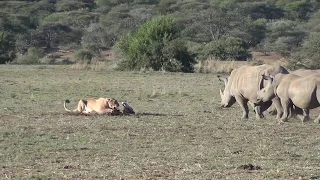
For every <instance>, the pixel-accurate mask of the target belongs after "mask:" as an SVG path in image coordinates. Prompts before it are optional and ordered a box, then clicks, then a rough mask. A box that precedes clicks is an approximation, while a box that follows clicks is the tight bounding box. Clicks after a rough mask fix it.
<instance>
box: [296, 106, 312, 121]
mask: <svg viewBox="0 0 320 180" xmlns="http://www.w3.org/2000/svg"><path fill="white" fill-rule="evenodd" d="M302 111H303V115H301V116H298V117H299V118H300V120H301V122H306V121H308V120H310V117H309V113H310V111H309V109H302Z"/></svg>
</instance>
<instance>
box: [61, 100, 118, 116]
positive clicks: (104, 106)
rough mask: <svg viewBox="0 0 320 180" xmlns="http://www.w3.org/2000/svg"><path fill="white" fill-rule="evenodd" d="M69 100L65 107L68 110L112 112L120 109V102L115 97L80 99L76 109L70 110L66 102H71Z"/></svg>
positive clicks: (82, 112)
mask: <svg viewBox="0 0 320 180" xmlns="http://www.w3.org/2000/svg"><path fill="white" fill-rule="evenodd" d="M69 102H70V101H69V100H65V102H64V109H65V110H66V111H67V112H75V113H81V114H90V113H98V114H112V113H113V112H114V111H115V110H117V109H118V107H119V103H118V101H117V100H116V99H114V98H99V99H88V100H80V101H79V102H78V106H77V108H76V109H74V110H69V109H68V108H67V107H66V104H67V103H69Z"/></svg>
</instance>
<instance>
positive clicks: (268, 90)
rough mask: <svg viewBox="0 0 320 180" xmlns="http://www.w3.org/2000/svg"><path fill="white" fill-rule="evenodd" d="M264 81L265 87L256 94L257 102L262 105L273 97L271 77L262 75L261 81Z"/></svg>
mask: <svg viewBox="0 0 320 180" xmlns="http://www.w3.org/2000/svg"><path fill="white" fill-rule="evenodd" d="M264 80H265V81H266V85H265V86H264V87H263V88H262V89H260V90H259V91H258V93H257V102H258V103H263V102H268V101H270V100H272V99H273V98H274V97H275V92H274V86H273V80H274V77H273V76H271V75H270V76H266V75H262V78H261V81H264Z"/></svg>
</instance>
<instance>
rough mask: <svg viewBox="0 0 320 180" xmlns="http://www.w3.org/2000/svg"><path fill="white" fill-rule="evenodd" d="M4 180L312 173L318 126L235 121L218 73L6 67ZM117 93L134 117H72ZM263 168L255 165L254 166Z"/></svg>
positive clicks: (0, 140) (0, 114) (1, 107)
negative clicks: (89, 102)
mask: <svg viewBox="0 0 320 180" xmlns="http://www.w3.org/2000/svg"><path fill="white" fill-rule="evenodd" d="M0 76H1V77H3V78H1V79H0V82H1V86H0V92H1V93H0V98H1V102H2V103H1V104H0V146H1V150H0V179H4V178H11V179H21V178H22V179H27V178H43V179H46V178H52V179H96V178H102V179H103V178H106V179H121V178H123V179H299V178H301V179H311V178H313V179H316V178H320V173H319V172H320V169H319V167H320V154H319V149H320V139H319V135H318V134H319V130H320V125H318V124H313V123H306V124H302V123H300V121H299V120H297V119H292V120H290V121H289V122H288V123H285V124H281V125H278V123H277V122H276V121H275V120H274V119H273V117H270V116H268V117H267V118H266V119H263V120H261V121H257V120H255V118H254V115H253V113H252V112H251V114H250V115H251V116H250V119H249V120H248V121H241V120H240V119H239V117H240V115H241V110H240V108H239V107H238V106H237V105H234V107H231V108H229V109H220V108H219V105H218V104H219V100H220V98H219V91H218V89H219V88H222V87H223V83H221V82H219V81H218V79H217V78H216V77H215V74H198V73H194V74H191V73H190V74H183V73H164V72H161V73H158V72H149V73H142V72H137V73H136V72H116V71H110V70H105V71H104V70H101V71H85V73H83V71H79V70H76V69H74V70H73V69H71V68H70V66H48V67H47V68H44V67H42V68H39V66H11V65H10V66H0ZM97 97H115V98H117V99H119V100H120V101H126V102H128V103H129V104H130V105H132V107H133V108H134V109H135V110H136V112H137V115H134V116H99V115H92V116H75V115H70V114H68V113H66V112H64V109H63V104H62V103H63V101H64V100H65V99H70V100H71V101H72V102H71V104H70V108H72V107H75V106H76V102H77V100H78V99H80V98H97ZM251 164H252V165H253V167H260V168H257V170H254V168H252V169H249V168H244V167H250V165H251Z"/></svg>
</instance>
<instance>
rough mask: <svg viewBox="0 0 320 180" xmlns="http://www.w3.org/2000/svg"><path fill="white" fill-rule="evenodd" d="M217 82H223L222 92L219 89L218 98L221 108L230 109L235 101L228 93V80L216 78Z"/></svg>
mask: <svg viewBox="0 0 320 180" xmlns="http://www.w3.org/2000/svg"><path fill="white" fill-rule="evenodd" d="M217 77H218V78H219V81H224V90H223V92H222V90H221V89H220V97H221V102H220V104H221V107H225V108H226V107H231V106H232V105H233V104H234V103H235V102H236V99H235V98H234V96H232V95H231V93H230V87H229V86H228V78H226V77H221V76H217Z"/></svg>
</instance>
